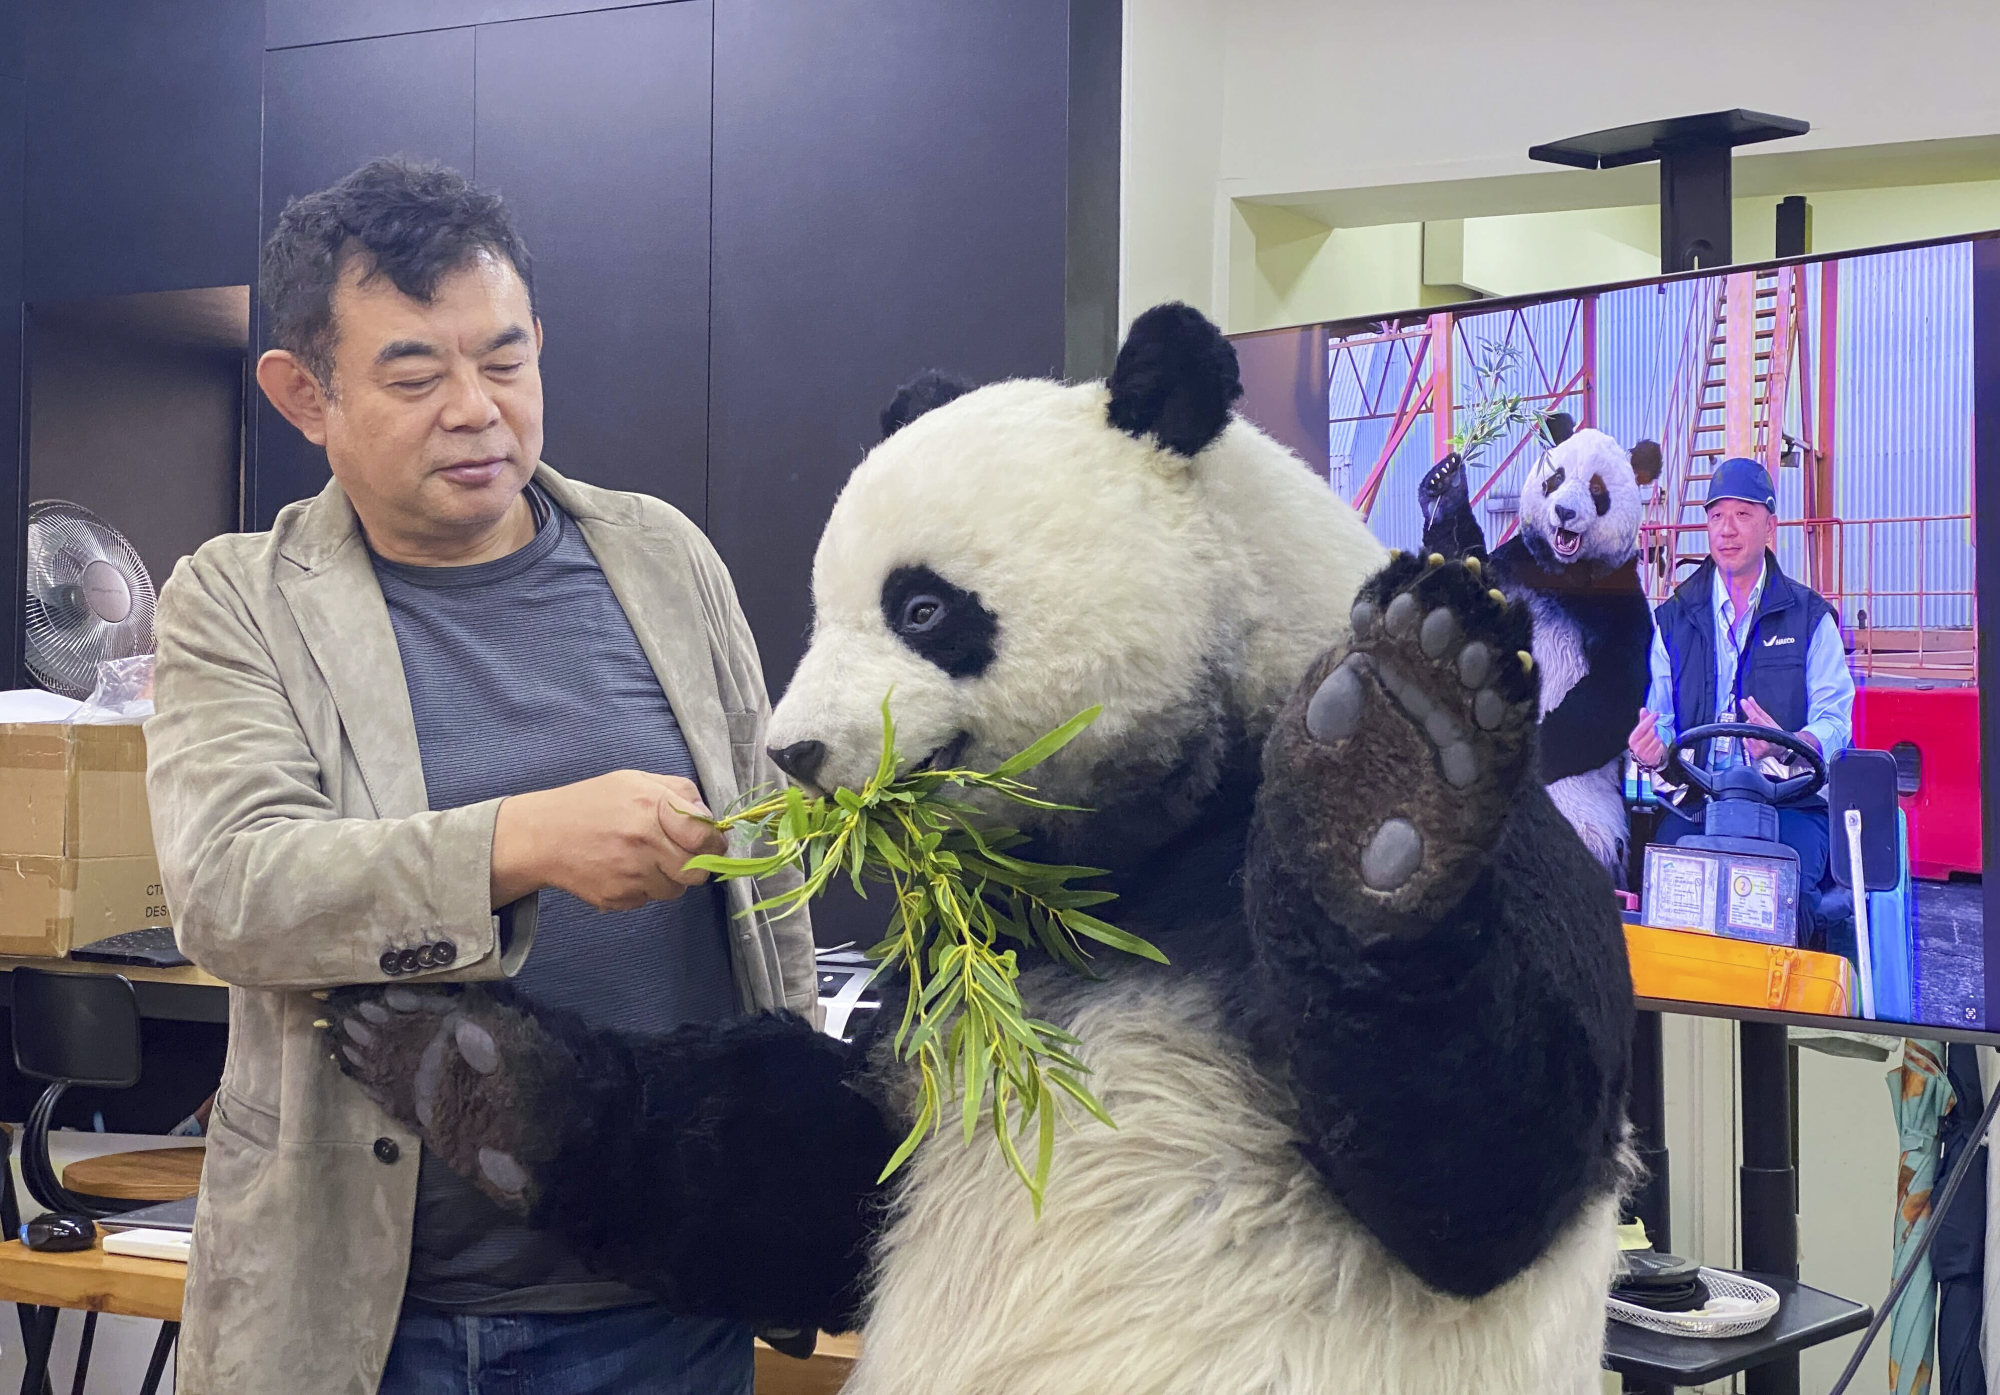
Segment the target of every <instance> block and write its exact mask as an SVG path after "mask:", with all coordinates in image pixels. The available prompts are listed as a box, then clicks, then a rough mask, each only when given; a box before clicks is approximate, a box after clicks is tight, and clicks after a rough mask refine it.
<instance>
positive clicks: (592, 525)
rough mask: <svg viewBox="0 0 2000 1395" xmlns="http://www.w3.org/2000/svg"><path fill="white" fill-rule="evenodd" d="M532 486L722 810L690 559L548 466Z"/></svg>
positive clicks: (727, 769)
mask: <svg viewBox="0 0 2000 1395" xmlns="http://www.w3.org/2000/svg"><path fill="white" fill-rule="evenodd" d="M535 481H536V483H538V484H540V485H541V486H542V488H544V489H546V490H547V491H548V492H549V495H550V497H551V498H553V499H554V500H555V501H556V503H557V504H559V505H561V506H562V509H563V512H565V513H567V514H568V515H569V516H570V517H571V518H574V519H575V520H576V521H577V526H578V527H580V528H582V530H583V537H584V541H585V542H587V543H589V544H590V550H591V553H592V554H593V555H594V556H595V557H596V558H597V565H598V566H599V567H601V568H603V569H604V579H605V580H606V581H607V582H609V583H610V584H611V593H612V594H613V595H614V596H616V597H617V598H618V604H619V606H620V607H621V608H622V609H623V610H624V612H625V618H626V619H627V620H629V621H630V622H631V625H632V633H633V634H634V635H636V636H637V637H638V640H639V647H640V648H641V649H643V650H645V652H646V658H647V660H648V661H649V662H651V664H652V665H653V672H654V674H655V675H656V676H657V677H658V678H659V680H660V687H661V689H662V691H664V692H665V693H666V695H667V701H668V702H669V703H671V704H672V705H673V709H674V719H675V720H676V721H677V722H679V723H680V728H681V736H682V737H683V738H684V739H685V740H686V741H687V744H688V753H689V754H690V755H692V756H693V757H694V766H695V773H696V774H698V775H699V776H700V777H701V789H702V795H703V797H704V798H705V799H706V800H707V802H708V804H709V806H710V807H711V808H714V809H721V808H723V807H725V806H726V805H728V804H729V803H730V802H732V801H733V800H734V799H735V798H736V796H737V794H738V793H739V791H738V790H737V788H736V774H735V768H734V766H733V765H732V764H731V762H730V750H729V726H728V719H727V718H726V717H725V716H724V715H723V710H722V701H721V690H720V688H719V687H718V686H717V683H716V675H715V659H714V656H713V652H712V650H711V646H710V638H709V630H710V628H711V627H712V626H711V625H709V624H704V623H703V619H704V617H703V615H702V614H701V612H700V611H699V609H697V606H698V605H699V604H700V600H701V597H702V594H703V592H702V588H701V582H700V578H698V577H697V576H696V575H695V570H694V559H693V557H691V556H690V555H689V553H688V550H687V547H686V545H685V544H684V543H683V542H682V541H681V539H680V538H678V537H676V536H675V535H674V534H672V533H670V532H668V531H667V530H665V529H662V528H656V527H652V526H650V525H648V524H647V522H646V520H645V518H644V517H643V515H642V514H641V513H640V512H639V510H638V509H637V508H635V507H632V506H631V505H629V504H628V503H627V502H626V501H625V500H624V499H622V498H620V497H619V496H617V495H615V494H614V495H604V494H597V493H593V495H592V496H591V497H585V496H584V495H583V494H582V493H581V492H579V491H577V490H576V489H573V488H572V487H571V486H570V483H569V481H568V480H566V479H564V478H563V477H562V476H561V475H559V474H557V473H556V472H555V471H554V470H551V469H550V468H549V467H548V466H547V465H543V466H542V467H541V469H540V470H539V471H537V473H536V475H535ZM691 600H692V601H694V602H695V603H696V605H690V604H689V602H690V601H691ZM717 623H718V624H719V622H717Z"/></svg>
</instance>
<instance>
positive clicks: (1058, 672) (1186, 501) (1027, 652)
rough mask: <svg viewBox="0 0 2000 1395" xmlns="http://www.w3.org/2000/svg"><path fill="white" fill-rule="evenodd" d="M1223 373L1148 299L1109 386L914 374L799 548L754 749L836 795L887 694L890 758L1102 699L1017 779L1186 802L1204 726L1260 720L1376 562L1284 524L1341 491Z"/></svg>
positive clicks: (1083, 799)
mask: <svg viewBox="0 0 2000 1395" xmlns="http://www.w3.org/2000/svg"><path fill="white" fill-rule="evenodd" d="M1241 390H1242V389H1241V387H1240V385H1239V383H1238V379H1237V368H1236V355H1235V351H1234V350H1233V349H1232V348H1231V347H1230V345H1229V343H1228V341H1227V340H1225V339H1224V338H1223V337H1222V335H1221V333H1220V331H1218V330H1217V329H1216V328H1215V327H1214V326H1213V325H1211V324H1209V323H1208V321H1206V320H1205V319H1203V318H1202V317H1201V316H1200V315H1199V314H1197V313H1196V312H1195V311H1193V310H1191V309H1189V308H1187V307H1186V306H1182V305H1169V306H1160V307H1157V308H1155V309H1153V310H1150V311H1147V312H1146V313H1145V314H1144V315H1142V316H1140V317H1139V319H1138V320H1137V321H1136V322H1135V323H1134V325H1133V327H1132V330H1131V333H1130V336H1129V337H1128V339H1127V341H1126V343H1125V345H1124V346H1123V348H1122V349H1121V351H1120V353H1119V355H1118V360H1117V366H1116V368H1115V370H1114V371H1113V373H1112V375H1111V377H1110V379H1109V381H1108V382H1104V383H1086V384H1081V385H1074V386H1071V385H1064V384H1062V383H1058V382H1052V381H1045V380H1015V381H1008V382H1001V383H995V384H992V385H989V386H986V387H981V388H977V389H973V388H969V387H967V386H966V385H964V384H962V383H956V382H953V381H951V380H949V379H945V378H942V377H940V376H938V375H927V376H926V377H925V378H923V379H919V380H918V381H917V382H916V383H913V384H911V385H910V386H909V387H908V388H906V389H905V390H904V391H903V392H902V393H900V394H898V396H897V399H896V401H895V402H894V403H892V404H891V406H890V408H889V409H888V410H887V411H885V412H884V413H883V425H884V429H885V431H886V432H887V433H888V434H887V435H886V437H885V439H884V440H883V441H882V442H881V444H879V445H877V446H876V447H875V448H874V449H873V450H872V451H870V452H869V454H868V456H867V458H866V459H864V460H863V461H862V462H861V464H860V465H858V466H857V467H856V468H855V471H854V473H853V475H852V476H851V477H850V479H849V480H848V483H847V485H846V487H845V488H844V489H843V490H842V492H841V494H840V497H839V498H838V499H837V500H836V501H835V504H834V507H833V511H832V513H831V515H830V516H829V518H828V520H827V524H826V529H825V531H824V533H823V534H822V535H821V538H820V542H819V547H818V550H817V552H816V553H815V555H814V558H813V581H812V584H813V612H814V613H813V634H812V642H811V645H810V647H809V648H808V650H807V652H806V655H805V657H804V658H803V659H802V660H801V662H800V664H799V668H798V671H797V673H796V674H795V675H794V677H793V679H792V682H791V684H790V686H789V687H788V688H787V689H786V691H785V694H784V697H783V698H782V700H781V701H780V702H779V703H778V705H777V708H776V709H775V711H774V712H773V713H772V717H771V722H770V726H769V730H768V733H767V737H766V740H767V744H768V745H769V747H770V749H771V753H772V756H773V758H774V759H775V760H777V762H778V764H779V765H780V766H781V767H782V768H784V769H785V770H786V772H787V773H788V774H789V775H791V776H792V778H793V779H795V780H797V781H798V782H799V783H801V784H803V785H806V786H808V787H812V788H816V789H819V790H830V789H833V788H837V787H840V786H848V787H855V786H859V785H860V784H862V783H863V782H865V781H866V780H867V778H868V777H869V775H870V774H871V773H872V772H873V771H874V769H875V766H876V762H877V759H878V757H879V755H880V751H881V741H882V716H881V709H882V704H883V702H884V699H885V697H886V698H887V699H888V702H889V709H890V713H891V715H892V716H893V718H894V722H895V732H896V745H897V753H898V757H899V760H900V762H901V764H902V766H903V767H904V768H908V767H910V766H913V765H919V764H923V763H925V762H930V763H933V764H936V765H939V766H943V765H947V764H949V765H960V766H971V767H976V768H987V769H990V768H991V767H992V766H993V765H995V764H997V763H998V762H1000V761H1002V760H1004V759H1006V758H1007V757H1008V756H1010V755H1012V754H1014V753H1015V752H1016V751H1019V750H1021V749H1022V748H1023V747H1025V746H1027V745H1028V744H1030V743H1031V742H1033V741H1034V740H1035V739H1036V738H1037V737H1039V736H1041V735H1042V734H1043V733H1045V732H1047V731H1049V730H1051V729H1053V728H1055V727H1057V726H1059V725H1061V724H1062V723H1063V722H1066V721H1067V720H1069V719H1070V718H1071V717H1073V716H1075V715H1076V714H1077V713H1078V712H1080V711H1082V710H1083V709H1085V708H1088V707H1092V706H1101V707H1102V709H1103V712H1102V715H1101V716H1100V717H1099V718H1098V719H1097V721H1096V722H1095V723H1093V724H1092V725H1091V727H1090V728H1089V729H1088V730H1086V731H1085V732H1084V733H1083V734H1082V735H1081V736H1080V737H1078V738H1077V739H1076V740H1075V741H1074V742H1072V743H1071V745H1070V746H1069V747H1067V748H1065V750H1064V751H1062V752H1061V753H1060V754H1059V755H1058V756H1057V757H1056V758H1055V759H1053V760H1051V761H1049V762H1048V763H1047V764H1045V765H1044V766H1042V767H1040V768H1038V769H1037V770H1036V771H1035V772H1034V773H1033V775H1032V776H1031V777H1030V778H1031V779H1032V780H1033V781H1034V782H1035V784H1036V787H1037V789H1038V790H1039V791H1040V792H1041V793H1042V794H1044V795H1045V796H1047V797H1049V798H1051V799H1054V800H1057V801H1061V802H1075V803H1089V804H1091V805H1093V807H1100V808H1101V807H1103V806H1104V804H1105V803H1106V802H1107V800H1108V798H1113V797H1115V795H1116V793H1117V791H1115V790H1112V789H1111V788H1110V787H1111V786H1114V785H1118V784H1119V782H1121V781H1122V782H1124V788H1125V790H1126V792H1128V793H1132V794H1133V795H1134V796H1135V797H1136V793H1137V791H1138V789H1139V788H1140V787H1141V786H1144V785H1146V784H1147V783H1148V782H1155V783H1157V782H1162V781H1166V780H1169V779H1174V780H1178V781H1179V782H1180V792H1181V793H1182V794H1184V795H1192V796H1195V797H1199V796H1200V794H1201V793H1202V792H1203V791H1202V790H1201V789H1200V788H1199V786H1200V785H1201V784H1202V782H1203V781H1204V780H1206V779H1207V778H1208V774H1212V772H1208V774H1205V773H1204V771H1206V770H1207V766H1208V765H1212V764H1213V763H1214V762H1213V758H1212V749H1213V747H1214V746H1215V744H1216V743H1217V742H1218V741H1219V740H1222V739H1224V738H1223V736H1222V735H1221V734H1223V733H1232V732H1233V733H1237V734H1241V733H1242V732H1243V731H1246V730H1249V729H1251V728H1254V726H1255V723H1256V721H1257V720H1258V714H1260V713H1261V714H1266V715H1265V720H1266V721H1268V713H1269V712H1272V711H1275V709H1276V707H1277V704H1278V703H1279V701H1281V700H1282V697H1283V695H1284V693H1285V692H1287V691H1289V689H1290V687H1291V686H1292V685H1293V684H1294V683H1296V682H1297V680H1298V677H1299V675H1300V674H1301V673H1303V672H1304V670H1305V668H1306V666H1307V665H1308V664H1309V663H1310V662H1311V660H1312V658H1313V656H1314V655H1315V654H1317V653H1318V652H1319V650H1320V649H1322V648H1324V647H1325V645H1326V643H1327V642H1328V640H1329V638H1330V636H1329V633H1328V630H1327V626H1328V624H1329V623H1330V621H1331V620H1332V619H1333V618H1335V617H1337V618H1338V619H1339V620H1340V621H1342V622H1344V617H1345V616H1346V613H1347V610H1348V605H1347V603H1346V601H1345V600H1344V599H1343V596H1342V594H1341V587H1342V586H1343V585H1344V586H1345V591H1346V596H1347V597H1351V595H1352V593H1353V590H1354V588H1355V587H1358V585H1359V583H1360V578H1361V576H1363V575H1365V574H1366V572H1367V571H1370V570H1372V569H1373V568H1374V567H1375V566H1376V565H1379V559H1380V549H1379V548H1377V547H1375V546H1374V544H1373V543H1372V540H1370V539H1368V537H1367V534H1366V531H1365V525H1361V524H1359V523H1358V522H1357V523H1356V524H1355V528H1356V533H1357V536H1358V539H1359V541H1358V543H1356V545H1355V548H1354V551H1355V552H1356V554H1357V556H1356V558H1355V560H1353V561H1352V562H1351V563H1350V564H1349V565H1351V567H1352V568H1353V571H1354V576H1353V578H1352V581H1351V582H1346V581H1344V580H1341V579H1337V578H1332V577H1330V576H1329V574H1328V572H1327V568H1326V566H1325V565H1323V564H1322V562H1321V561H1320V560H1319V558H1320V557H1321V556H1322V554H1326V553H1328V552H1329V551H1337V550H1338V549H1329V548H1327V547H1326V546H1325V545H1324V543H1323V542H1322V543H1321V544H1319V545H1317V546H1315V545H1313V544H1310V543H1301V542H1299V541H1297V539H1298V537H1299V534H1298V531H1297V530H1298V529H1300V528H1301V527H1306V526H1313V525H1312V524H1311V523H1310V522H1306V523H1302V522H1301V521H1300V520H1318V521H1319V522H1320V523H1322V524H1323V521H1324V518H1325V515H1323V514H1320V513H1317V512H1316V510H1320V509H1325V510H1329V511H1331V510H1336V509H1344V506H1342V505H1339V504H1338V501H1336V500H1334V499H1333V497H1332V495H1331V494H1330V493H1329V492H1328V491H1327V490H1326V488H1325V486H1324V484H1323V483H1321V482H1320V481H1318V480H1316V479H1315V478H1314V477H1313V476H1312V475H1311V474H1310V473H1309V472H1308V471H1307V470H1306V469H1305V468H1304V467H1303V466H1302V465H1300V464H1299V462H1298V460H1297V458H1296V457H1294V456H1292V455H1290V454H1289V453H1288V452H1286V451H1285V450H1284V449H1283V447H1281V446H1278V445H1276V444H1275V443H1274V442H1272V441H1271V440H1270V439H1269V438H1268V437H1265V436H1263V435H1262V434H1261V433H1259V432H1258V431H1257V430H1256V429H1255V428H1254V427H1252V426H1250V425H1249V424H1247V423H1244V422H1241V421H1239V420H1236V419H1235V418H1234V417H1233V415H1232V412H1231V404H1232V403H1233V402H1234V401H1235V400H1236V398H1237V397H1238V395H1239V394H1240V393H1241ZM1350 516H1351V514H1350ZM1259 519H1265V520H1275V522H1272V523H1268V524H1259V523H1257V522H1256V520H1259ZM1240 525H1241V526H1240ZM1246 531H1247V532H1248V533H1251V534H1254V535H1255V536H1253V537H1251V538H1249V539H1248V540H1246V538H1245V536H1244V534H1245V533H1246ZM1343 536H1344V535H1343ZM1278 568H1282V571H1280V570H1277V569H1278ZM1322 596H1324V597H1328V598H1329V599H1328V600H1326V601H1321V600H1319V599H1318V597H1322ZM1204 752H1209V753H1211V754H1209V755H1204ZM1169 772H1180V773H1179V774H1176V775H1170V774H1169ZM1189 772H1193V773H1192V774H1190V773H1189ZM1190 785H1192V786H1193V787H1192V788H1190ZM1011 814H1012V816H1013V818H1014V821H1016V822H1021V823H1024V824H1033V823H1034V822H1035V820H1034V819H1033V818H1032V817H1030V816H1027V815H1026V814H1025V812H1024V811H1021V810H1013V811H1011Z"/></svg>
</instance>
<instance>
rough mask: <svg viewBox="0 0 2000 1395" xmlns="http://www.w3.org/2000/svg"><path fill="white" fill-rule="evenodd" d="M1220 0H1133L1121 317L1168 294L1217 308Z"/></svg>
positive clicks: (1128, 17)
mask: <svg viewBox="0 0 2000 1395" xmlns="http://www.w3.org/2000/svg"><path fill="white" fill-rule="evenodd" d="M1224 33H1225V27H1224V24H1223V12H1222V5H1221V4H1220V3H1219V0H1126V3H1125V46H1124V81H1123V89H1122V90H1123V98H1122V101H1123V111H1122V113H1121V121H1120V126H1121V129H1122V131H1123V133H1124V140H1123V148H1122V156H1121V161H1120V164H1121V170H1120V183H1121V190H1120V200H1119V223H1120V227H1119V239H1118V245H1119V266H1118V285H1119V294H1120V305H1121V310H1122V316H1121V319H1122V320H1124V321H1129V320H1131V318H1132V317H1133V316H1134V315H1136V314H1137V313H1138V312H1139V311H1141V310H1144V309H1145V308H1147V307H1148V306H1151V305H1157V304H1159V303H1160V302H1161V301H1167V300H1184V301H1186V302H1187V303H1188V304H1190V305H1195V306H1199V307H1201V308H1202V309H1204V310H1208V311H1209V312H1210V313H1215V312H1216V311H1217V310H1218V309H1219V306H1220V303H1221V300H1222V298H1223V296H1224V295H1225V294H1226V288H1224V287H1220V286H1218V285H1217V284H1216V282H1217V276H1218V267H1219V265H1221V263H1220V262H1219V261H1218V258H1217V257H1216V248H1217V247H1218V246H1219V245H1225V244H1224V243H1222V242H1221V240H1220V238H1219V235H1218V228H1217V223H1218V220H1219V218H1220V217H1221V213H1222V210H1224V209H1226V208H1227V203H1226V201H1225V200H1223V199H1222V198H1221V196H1220V194H1219V192H1218V189H1217V183H1216V181H1217V179H1218V177H1219V175H1220V171H1221V158H1222V133H1223V105H1224V103H1223V85H1222V55H1223V45H1224Z"/></svg>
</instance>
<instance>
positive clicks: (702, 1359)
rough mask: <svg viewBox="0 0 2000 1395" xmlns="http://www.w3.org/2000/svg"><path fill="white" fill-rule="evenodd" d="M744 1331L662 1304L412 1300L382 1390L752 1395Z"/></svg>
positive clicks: (403, 1394) (484, 1394)
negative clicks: (493, 1311) (486, 1304)
mask: <svg viewBox="0 0 2000 1395" xmlns="http://www.w3.org/2000/svg"><path fill="white" fill-rule="evenodd" d="M750 1381H751V1356H750V1329H749V1327H748V1326H747V1325H745V1324H743V1323H740V1322H725V1321H720V1320H716V1319H711V1318H688V1317H676V1316H674V1315H673V1314H671V1313H669V1312H667V1311H666V1310H664V1309H662V1308H657V1307H653V1306H650V1305H648V1306H641V1307H630V1308H609V1309H605V1310H603V1311H601V1312H592V1313H510V1314H505V1315H501V1316H496V1317H467V1316H463V1315H461V1314H457V1313H443V1312H435V1311H432V1310H430V1309H424V1308H416V1307H410V1308H405V1309H404V1310H403V1316H402V1320H401V1321H399V1322H398V1323H397V1324H396V1339H395V1342H394V1343H393V1344H392V1345H391V1346H390V1348H389V1365H388V1368H387V1369H386V1370H385V1371H384V1372H383V1373H382V1385H381V1395H751V1393H750Z"/></svg>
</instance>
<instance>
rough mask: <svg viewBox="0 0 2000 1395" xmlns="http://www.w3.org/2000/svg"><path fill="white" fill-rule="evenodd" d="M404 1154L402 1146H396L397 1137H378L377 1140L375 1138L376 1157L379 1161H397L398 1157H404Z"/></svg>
mask: <svg viewBox="0 0 2000 1395" xmlns="http://www.w3.org/2000/svg"><path fill="white" fill-rule="evenodd" d="M402 1156H403V1150H402V1149H401V1148H398V1147H397V1146H396V1140H395V1139H393V1138H378V1139H376V1140H375V1158H376V1161H378V1162H385V1163H392V1162H394V1161H396V1159H398V1158H400V1157H402Z"/></svg>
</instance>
